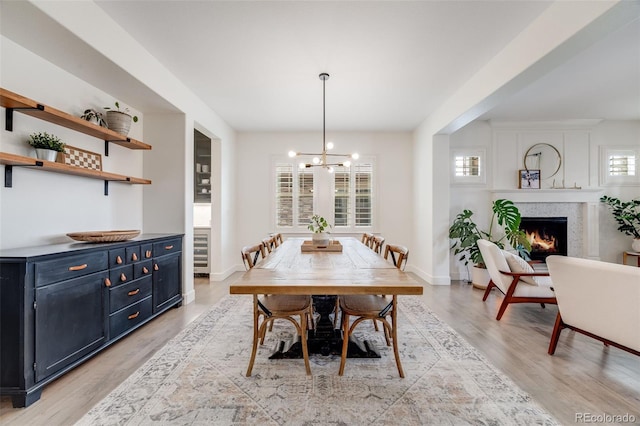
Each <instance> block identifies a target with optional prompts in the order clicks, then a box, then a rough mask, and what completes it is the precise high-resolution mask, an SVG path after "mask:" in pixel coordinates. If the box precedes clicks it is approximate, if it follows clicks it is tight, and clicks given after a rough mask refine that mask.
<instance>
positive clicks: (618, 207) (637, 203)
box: [600, 195, 640, 252]
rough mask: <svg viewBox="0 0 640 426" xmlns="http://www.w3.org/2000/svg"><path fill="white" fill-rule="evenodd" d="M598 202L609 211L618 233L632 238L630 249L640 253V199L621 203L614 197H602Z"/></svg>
mask: <svg viewBox="0 0 640 426" xmlns="http://www.w3.org/2000/svg"><path fill="white" fill-rule="evenodd" d="M600 201H601V202H603V203H605V204H606V205H607V207H609V209H610V210H611V213H612V214H613V217H614V219H615V220H616V222H618V225H620V226H619V227H618V231H620V232H622V233H623V234H625V235H629V236H631V237H633V242H632V243H631V248H632V249H633V251H635V252H640V199H634V200H631V201H621V200H620V199H618V198H615V197H609V196H607V195H603V196H602V197H600Z"/></svg>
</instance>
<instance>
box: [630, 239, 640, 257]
mask: <svg viewBox="0 0 640 426" xmlns="http://www.w3.org/2000/svg"><path fill="white" fill-rule="evenodd" d="M631 248H632V249H633V251H635V252H636V253H640V238H634V239H633V241H632V242H631Z"/></svg>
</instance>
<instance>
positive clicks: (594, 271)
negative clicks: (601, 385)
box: [547, 256, 640, 355]
mask: <svg viewBox="0 0 640 426" xmlns="http://www.w3.org/2000/svg"><path fill="white" fill-rule="evenodd" d="M547 265H548V266H549V273H550V274H551V278H552V279H553V287H554V289H555V293H556V297H557V299H558V316H557V318H556V324H555V327H554V328H553V333H552V335H551V342H550V344H549V355H553V354H554V353H555V350H556V346H557V345H558V340H559V339H560V332H561V331H562V330H563V329H564V328H569V329H571V330H574V331H577V332H579V333H582V334H585V335H587V336H589V337H592V338H594V339H597V340H600V341H601V342H603V343H604V344H605V345H611V346H615V347H617V348H620V349H623V350H625V351H628V352H631V353H633V354H635V355H640V268H637V267H635V266H627V265H618V264H615V263H607V262H600V261H597V260H588V259H578V258H572V257H564V256H549V257H548V258H547Z"/></svg>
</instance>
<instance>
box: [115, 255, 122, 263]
mask: <svg viewBox="0 0 640 426" xmlns="http://www.w3.org/2000/svg"><path fill="white" fill-rule="evenodd" d="M116 263H117V264H118V265H120V264H121V263H122V258H121V257H120V256H118V257H116Z"/></svg>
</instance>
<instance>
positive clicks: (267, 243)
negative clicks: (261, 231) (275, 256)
mask: <svg viewBox="0 0 640 426" xmlns="http://www.w3.org/2000/svg"><path fill="white" fill-rule="evenodd" d="M262 245H263V246H264V248H265V250H266V254H270V253H271V252H272V251H273V250H274V249H275V248H276V247H277V244H276V236H275V235H272V236H270V237H267V238H263V239H262Z"/></svg>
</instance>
